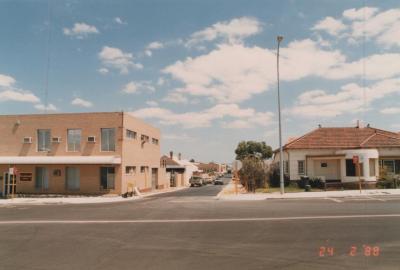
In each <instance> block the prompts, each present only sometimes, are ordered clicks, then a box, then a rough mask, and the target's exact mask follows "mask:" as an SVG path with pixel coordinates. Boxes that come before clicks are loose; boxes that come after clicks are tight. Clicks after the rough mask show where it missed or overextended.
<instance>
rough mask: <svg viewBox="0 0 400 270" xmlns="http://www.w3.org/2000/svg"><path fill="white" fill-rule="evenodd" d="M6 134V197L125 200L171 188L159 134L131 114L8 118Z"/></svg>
mask: <svg viewBox="0 0 400 270" xmlns="http://www.w3.org/2000/svg"><path fill="white" fill-rule="evenodd" d="M0 132H1V134H2V136H1V137H2V139H1V141H0V189H1V192H2V193H3V194H7V193H10V192H16V193H56V194H107V193H110V194H123V193H125V192H127V191H131V190H132V189H133V188H135V187H136V188H138V189H139V190H141V191H142V192H146V191H150V190H152V189H162V188H165V187H167V186H169V183H167V181H165V168H163V167H161V166H160V131H159V129H157V128H155V127H152V126H150V125H148V124H146V123H144V122H143V121H141V120H139V119H137V118H135V117H133V116H131V115H130V114H127V113H123V112H100V113H71V114H40V115H39V114H37V115H3V116H0ZM9 168H12V169H11V170H10V169H9ZM13 168H15V170H14V169H13ZM10 178H11V180H13V179H16V182H15V184H16V189H15V190H14V191H13V190H11V188H14V187H15V185H14V181H8V180H10ZM12 185H14V187H12Z"/></svg>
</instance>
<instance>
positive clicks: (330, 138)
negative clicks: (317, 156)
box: [284, 127, 400, 149]
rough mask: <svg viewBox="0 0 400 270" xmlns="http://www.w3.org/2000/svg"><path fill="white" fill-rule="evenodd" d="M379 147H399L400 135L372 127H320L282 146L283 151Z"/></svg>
mask: <svg viewBox="0 0 400 270" xmlns="http://www.w3.org/2000/svg"><path fill="white" fill-rule="evenodd" d="M380 147H400V134H398V133H395V132H390V131H385V130H381V129H376V128H372V127H365V128H358V127H337V128H333V127H328V128H324V127H321V128H318V129H315V130H313V131H311V132H309V133H307V134H305V135H304V136H302V137H300V138H297V139H296V140H294V141H291V142H289V143H287V144H286V145H284V149H321V148H322V149H323V148H325V149H326V148H380Z"/></svg>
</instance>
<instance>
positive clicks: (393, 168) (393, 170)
mask: <svg viewBox="0 0 400 270" xmlns="http://www.w3.org/2000/svg"><path fill="white" fill-rule="evenodd" d="M381 166H382V167H383V168H385V169H386V172H387V173H390V174H400V160H399V159H397V160H385V159H384V160H382V161H381Z"/></svg>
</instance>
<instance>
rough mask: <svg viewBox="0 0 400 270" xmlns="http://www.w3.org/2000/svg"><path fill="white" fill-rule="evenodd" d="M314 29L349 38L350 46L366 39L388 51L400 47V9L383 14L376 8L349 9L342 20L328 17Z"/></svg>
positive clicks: (383, 12)
mask: <svg viewBox="0 0 400 270" xmlns="http://www.w3.org/2000/svg"><path fill="white" fill-rule="evenodd" d="M342 20H343V21H344V22H345V23H343V21H342ZM313 29H314V30H324V31H326V32H328V33H330V34H331V35H334V36H336V37H339V38H347V41H348V42H349V43H350V44H358V43H360V42H364V38H365V39H366V40H372V41H374V42H376V43H377V44H378V45H380V46H383V47H384V48H386V49H387V48H391V47H400V38H399V37H400V9H388V10H385V11H381V12H380V11H379V9H378V8H375V7H364V8H360V9H348V10H345V11H344V12H343V16H342V18H336V19H335V18H332V17H326V18H325V19H323V20H321V21H320V22H318V23H317V25H316V26H314V28H313ZM339 33H340V35H339Z"/></svg>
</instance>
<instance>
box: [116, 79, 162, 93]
mask: <svg viewBox="0 0 400 270" xmlns="http://www.w3.org/2000/svg"><path fill="white" fill-rule="evenodd" d="M155 90H156V89H155V88H154V86H153V85H152V84H151V82H148V81H139V82H135V81H131V82H129V83H127V84H126V85H125V86H124V88H123V89H122V92H124V93H126V94H133V93H139V92H140V91H150V92H154V91H155Z"/></svg>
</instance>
